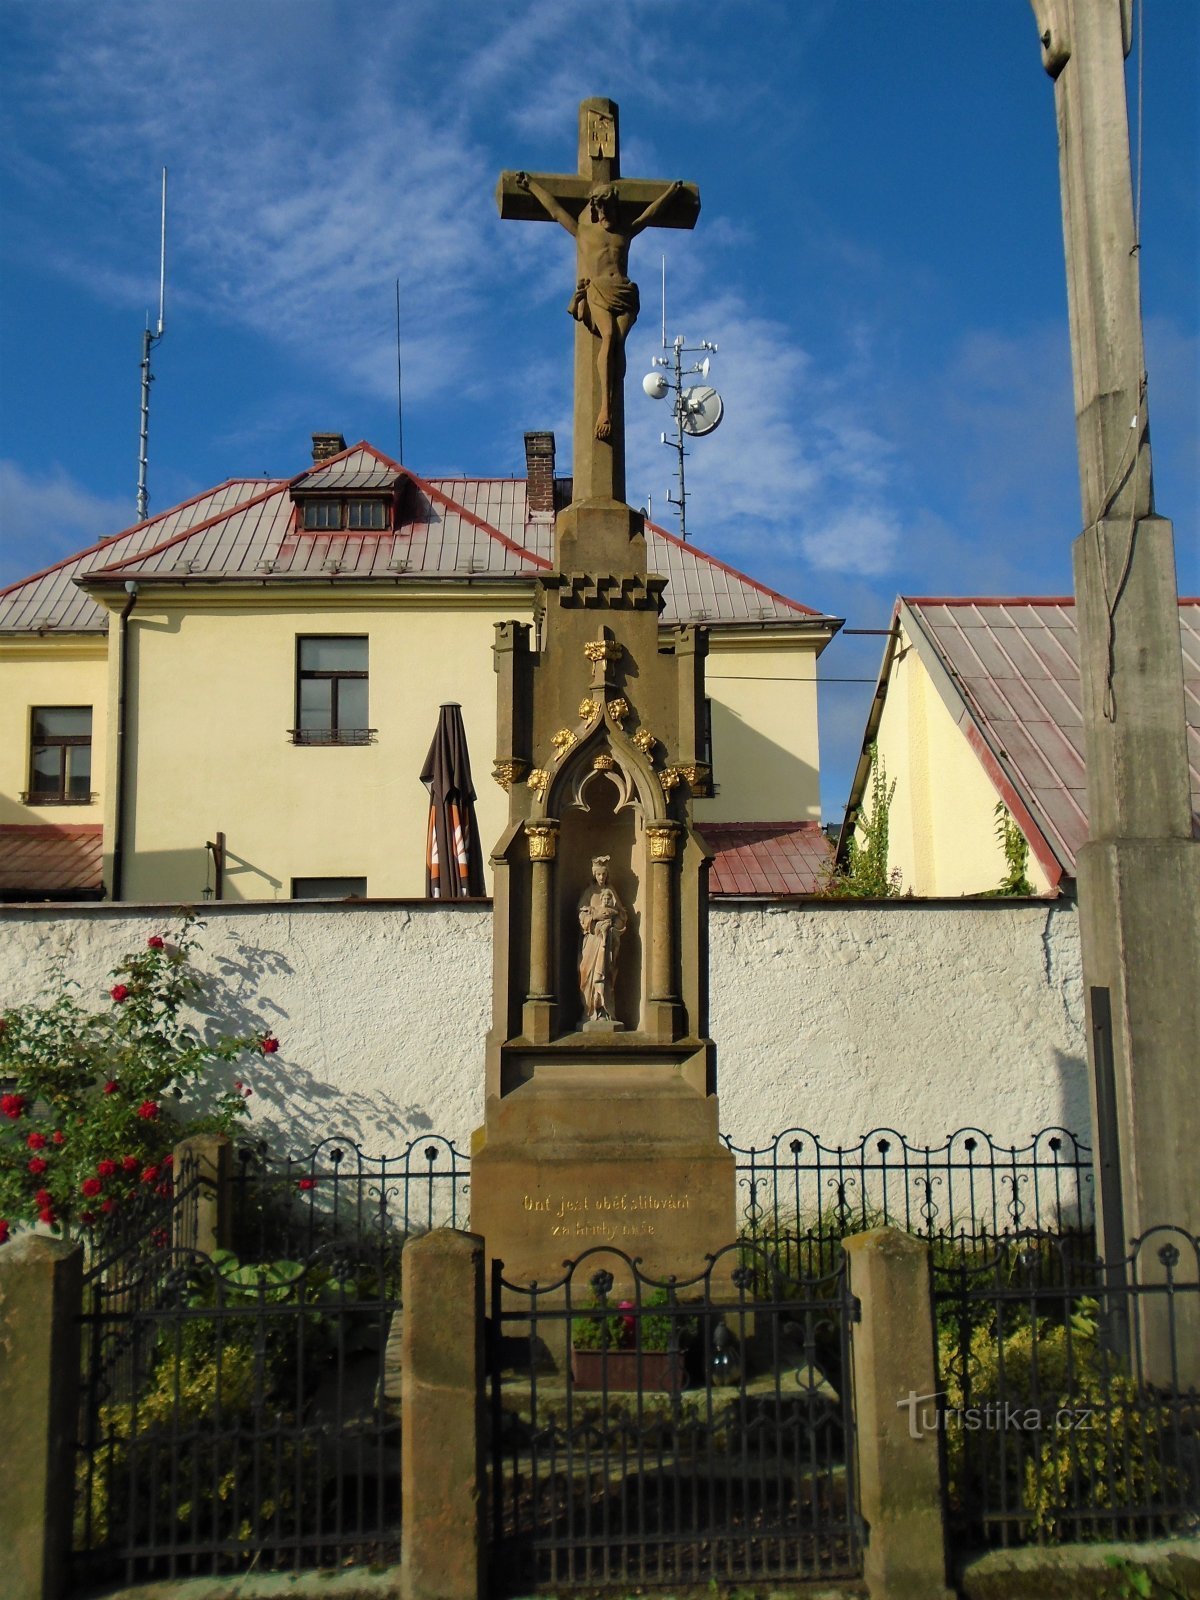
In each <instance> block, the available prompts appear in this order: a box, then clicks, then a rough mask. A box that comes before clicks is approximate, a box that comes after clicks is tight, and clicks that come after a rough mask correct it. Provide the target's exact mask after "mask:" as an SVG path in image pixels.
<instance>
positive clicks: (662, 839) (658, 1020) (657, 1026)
mask: <svg viewBox="0 0 1200 1600" xmlns="http://www.w3.org/2000/svg"><path fill="white" fill-rule="evenodd" d="M680 831H681V824H680V823H678V822H672V821H670V820H667V821H663V822H648V823H647V824H646V843H647V846H648V853H649V857H650V879H651V887H650V949H649V984H648V994H647V1001H648V1005H647V1011H648V1013H649V1014H648V1017H647V1025H646V1032H647V1033H649V1034H651V1035H652V1037H654V1038H656V1039H663V1040H670V1039H673V1038H674V1037H675V1034H676V1031H677V1026H678V1021H679V1002H678V994H677V992H676V988H675V918H674V915H673V912H674V906H673V904H672V899H673V895H672V889H673V887H674V876H675V852H676V849H677V847H678V844H679V834H680Z"/></svg>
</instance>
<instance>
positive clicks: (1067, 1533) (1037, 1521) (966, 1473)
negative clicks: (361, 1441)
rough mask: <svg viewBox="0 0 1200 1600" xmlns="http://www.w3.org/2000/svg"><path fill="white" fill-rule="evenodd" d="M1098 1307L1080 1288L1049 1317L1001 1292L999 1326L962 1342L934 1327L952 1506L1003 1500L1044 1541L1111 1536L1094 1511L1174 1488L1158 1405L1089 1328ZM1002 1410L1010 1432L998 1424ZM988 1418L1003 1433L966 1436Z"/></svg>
mask: <svg viewBox="0 0 1200 1600" xmlns="http://www.w3.org/2000/svg"><path fill="white" fill-rule="evenodd" d="M1098 1310H1099V1307H1098V1305H1097V1302H1096V1301H1095V1300H1092V1299H1088V1298H1085V1297H1084V1298H1080V1299H1079V1300H1077V1301H1076V1302H1075V1303H1074V1306H1073V1308H1072V1309H1071V1311H1070V1313H1069V1315H1068V1316H1067V1317H1066V1319H1065V1320H1063V1321H1056V1320H1054V1319H1052V1318H1050V1317H1039V1316H1036V1315H1034V1314H1032V1313H1031V1312H1029V1311H1028V1310H1026V1309H1025V1308H1023V1307H1021V1308H1018V1307H1015V1306H1012V1305H1011V1303H1010V1310H1009V1314H1008V1316H1007V1318H1006V1321H1005V1323H1004V1324H1003V1325H997V1324H996V1323H995V1322H993V1321H990V1320H989V1321H988V1322H985V1323H981V1324H979V1325H977V1326H975V1327H974V1328H973V1329H972V1330H971V1332H970V1335H969V1339H968V1340H967V1342H966V1343H965V1345H964V1343H963V1342H962V1340H961V1339H960V1337H959V1335H958V1333H957V1331H956V1330H954V1329H947V1328H942V1329H941V1330H940V1331H939V1337H938V1346H939V1348H938V1358H939V1359H938V1369H939V1372H940V1374H941V1383H942V1387H943V1390H944V1393H945V1400H946V1408H947V1413H948V1416H949V1417H950V1419H951V1421H952V1423H953V1425H952V1426H950V1427H949V1428H948V1430H947V1436H946V1463H947V1474H948V1484H949V1492H950V1500H951V1504H952V1505H954V1506H956V1507H957V1508H959V1509H960V1510H961V1509H968V1510H970V1509H973V1508H974V1509H978V1508H980V1507H984V1506H986V1507H988V1508H989V1509H990V1510H991V1511H993V1512H995V1511H996V1510H997V1509H998V1508H999V1507H1001V1506H1004V1507H1008V1508H1010V1512H1011V1514H1012V1515H1013V1516H1014V1517H1015V1518H1017V1519H1019V1520H1020V1521H1021V1523H1022V1524H1023V1525H1024V1527H1025V1528H1026V1529H1027V1531H1028V1533H1029V1534H1030V1535H1032V1536H1033V1537H1036V1538H1038V1539H1040V1540H1045V1541H1051V1542H1053V1541H1059V1540H1063V1539H1067V1538H1072V1539H1075V1538H1084V1539H1086V1538H1089V1537H1090V1538H1104V1537H1106V1536H1111V1522H1109V1523H1108V1524H1106V1521H1105V1519H1104V1517H1103V1515H1101V1516H1099V1517H1098V1516H1096V1514H1095V1513H1096V1512H1097V1511H1099V1512H1101V1513H1102V1512H1103V1511H1105V1510H1108V1511H1111V1512H1112V1514H1113V1518H1114V1519H1116V1520H1118V1521H1119V1520H1120V1519H1121V1517H1122V1514H1123V1512H1124V1511H1125V1508H1129V1509H1128V1512H1127V1513H1126V1514H1127V1515H1132V1516H1136V1517H1137V1518H1139V1519H1140V1520H1142V1521H1144V1519H1145V1518H1146V1516H1147V1515H1148V1514H1150V1511H1151V1508H1152V1507H1153V1506H1154V1505H1155V1503H1162V1501H1163V1499H1164V1498H1171V1497H1174V1496H1175V1495H1176V1494H1177V1489H1178V1483H1177V1473H1176V1472H1175V1469H1174V1468H1173V1467H1172V1465H1171V1463H1170V1454H1169V1450H1168V1448H1167V1446H1168V1444H1169V1439H1170V1424H1171V1415H1170V1408H1169V1406H1168V1405H1167V1404H1165V1403H1161V1402H1160V1401H1158V1400H1157V1399H1155V1398H1154V1397H1153V1396H1152V1395H1149V1394H1146V1393H1144V1392H1143V1391H1142V1390H1140V1389H1139V1387H1138V1385H1137V1384H1136V1383H1135V1382H1134V1380H1133V1379H1132V1378H1131V1377H1130V1376H1129V1375H1128V1374H1127V1373H1125V1372H1122V1371H1121V1370H1120V1369H1119V1367H1118V1365H1117V1362H1116V1358H1115V1357H1114V1356H1113V1355H1112V1354H1111V1353H1110V1352H1109V1351H1107V1350H1106V1349H1105V1348H1104V1347H1103V1345H1102V1344H1101V1341H1100V1339H1099V1335H1098V1327H1097V1315H1098ZM1013 1416H1017V1417H1019V1418H1021V1419H1022V1421H1021V1423H1020V1425H1019V1427H1018V1429H1017V1431H1016V1432H1012V1431H1007V1430H1008V1419H1009V1418H1011V1417H1013ZM992 1419H995V1423H994V1425H996V1426H999V1427H1003V1428H1004V1429H1005V1430H1006V1432H1005V1437H1004V1441H1003V1444H1002V1445H1001V1444H1000V1443H999V1442H997V1444H995V1445H993V1446H992V1447H991V1448H987V1447H983V1446H981V1445H979V1444H974V1443H973V1442H970V1443H969V1442H968V1441H974V1440H982V1439H986V1438H987V1433H986V1428H987V1427H988V1426H992V1425H993V1420H992ZM1031 1420H1032V1421H1033V1422H1034V1423H1035V1424H1036V1425H1035V1426H1031V1425H1030V1423H1031ZM981 1425H982V1426H983V1427H984V1429H985V1431H984V1432H983V1433H981V1432H980V1431H979V1429H980V1427H981ZM1080 1510H1086V1511H1087V1512H1088V1516H1087V1517H1086V1519H1084V1520H1082V1522H1081V1520H1080V1518H1078V1517H1077V1516H1075V1515H1073V1513H1075V1512H1078V1511H1080ZM1134 1592H1135V1593H1136V1592H1137V1591H1136V1590H1135V1591H1134Z"/></svg>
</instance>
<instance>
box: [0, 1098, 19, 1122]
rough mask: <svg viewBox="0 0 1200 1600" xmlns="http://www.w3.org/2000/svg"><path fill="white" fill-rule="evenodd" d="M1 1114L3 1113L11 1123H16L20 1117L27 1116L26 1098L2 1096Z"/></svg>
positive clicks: (0, 1102)
mask: <svg viewBox="0 0 1200 1600" xmlns="http://www.w3.org/2000/svg"><path fill="white" fill-rule="evenodd" d="M0 1112H3V1114H4V1115H5V1116H6V1117H7V1118H8V1119H9V1121H10V1122H16V1120H17V1118H18V1117H22V1116H24V1114H25V1096H24V1095H20V1094H0Z"/></svg>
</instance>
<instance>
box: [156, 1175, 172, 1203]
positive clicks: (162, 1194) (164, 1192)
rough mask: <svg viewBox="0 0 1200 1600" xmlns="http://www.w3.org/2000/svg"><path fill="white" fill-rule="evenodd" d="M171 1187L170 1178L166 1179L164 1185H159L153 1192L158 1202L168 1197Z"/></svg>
mask: <svg viewBox="0 0 1200 1600" xmlns="http://www.w3.org/2000/svg"><path fill="white" fill-rule="evenodd" d="M173 1187H174V1185H173V1184H172V1183H171V1180H170V1178H168V1179H167V1181H166V1183H160V1184H159V1185H158V1187H157V1188H156V1189H155V1191H154V1192H155V1194H156V1195H158V1197H159V1199H160V1200H166V1199H167V1198H168V1197H169V1195H170V1193H171V1190H172V1188H173Z"/></svg>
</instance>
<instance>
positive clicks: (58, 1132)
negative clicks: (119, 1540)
mask: <svg viewBox="0 0 1200 1600" xmlns="http://www.w3.org/2000/svg"><path fill="white" fill-rule="evenodd" d="M66 1138H67V1136H66V1134H65V1133H64V1132H63V1131H62V1129H61V1128H55V1130H54V1142H55V1144H65V1143H66Z"/></svg>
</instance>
